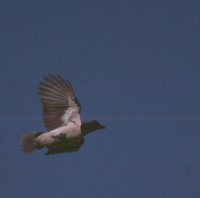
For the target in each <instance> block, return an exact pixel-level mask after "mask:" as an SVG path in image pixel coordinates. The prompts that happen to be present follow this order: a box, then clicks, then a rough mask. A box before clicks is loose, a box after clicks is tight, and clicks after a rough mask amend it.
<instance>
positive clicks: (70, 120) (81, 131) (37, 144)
mask: <svg viewBox="0 0 200 198" xmlns="http://www.w3.org/2000/svg"><path fill="white" fill-rule="evenodd" d="M38 94H39V96H40V100H41V103H42V106H43V121H44V124H45V127H46V128H47V132H32V133H27V134H25V135H23V137H22V150H23V151H24V152H26V153H32V152H34V151H36V150H38V149H41V148H44V147H47V148H48V151H47V152H46V153H45V155H49V154H58V153H69V152H74V151H78V150H79V149H80V147H81V146H82V145H83V143H84V139H85V136H86V135H87V134H89V133H91V132H94V131H96V130H98V129H104V128H105V126H104V125H102V124H100V123H99V122H98V121H96V120H93V121H90V122H81V118H80V111H81V106H80V103H79V101H78V99H77V97H76V95H75V92H74V90H73V87H72V85H71V83H70V82H69V81H68V80H64V79H63V78H62V77H61V76H60V75H49V76H47V77H44V79H43V81H42V82H41V83H40V85H39V91H38Z"/></svg>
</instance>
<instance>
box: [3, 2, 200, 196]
mask: <svg viewBox="0 0 200 198" xmlns="http://www.w3.org/2000/svg"><path fill="white" fill-rule="evenodd" d="M199 9H200V2H199V1H198V0H160V1H158V0H157V1H156V0H145V1H144V0H140V1H136V0H115V1H113V0H110V1H106V0H101V1H96V0H84V1H83V0H60V1H54V0H49V1H45V0H43V1H42V0H40V1H37V0H35V1H27V0H21V1H17V0H10V1H6V0H1V1H0V90H1V92H0V97H1V103H0V109H1V112H0V122H1V133H0V140H1V142H0V153H1V163H0V175H1V176H0V197H2V198H10V197H22V198H27V197H29V198H35V197H48V198H55V197H59V198H66V197H70V198H77V197H82V198H93V197H99V198H101V197H102V198H121V197H127V198H179V197H180V198H189V197H192V198H199V197H200V143H199V142H200V122H199V121H200V77H199V76H200V56H199V52H200V26H199V24H200V12H199ZM49 73H58V74H60V75H62V76H63V77H64V78H66V79H69V80H70V81H71V82H72V84H73V86H74V88H75V90H76V94H77V96H78V98H79V100H80V102H81V105H82V119H83V120H89V119H98V120H99V121H100V122H102V123H104V124H105V125H106V126H107V129H106V130H104V131H101V132H100V131H99V133H98V132H97V133H96V134H91V135H90V136H88V137H87V139H86V143H85V144H84V145H83V147H82V148H81V150H80V151H79V152H77V153H72V154H62V155H56V156H48V157H45V156H43V153H44V152H45V151H44V150H41V151H39V152H37V153H34V154H31V155H27V154H25V153H22V152H21V150H20V137H21V135H22V134H23V133H25V132H28V131H41V130H42V131H43V130H45V128H44V125H43V122H42V110H41V104H40V102H39V97H38V96H37V87H38V83H39V82H40V81H41V80H42V78H43V76H45V75H48V74H49Z"/></svg>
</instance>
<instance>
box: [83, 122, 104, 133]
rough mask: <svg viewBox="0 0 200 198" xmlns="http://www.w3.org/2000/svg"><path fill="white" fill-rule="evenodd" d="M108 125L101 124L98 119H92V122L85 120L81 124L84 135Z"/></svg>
mask: <svg viewBox="0 0 200 198" xmlns="http://www.w3.org/2000/svg"><path fill="white" fill-rule="evenodd" d="M105 128H106V127H105V126H104V125H102V124H100V123H99V122H98V121H96V120H92V121H91V122H83V123H82V125H81V131H82V133H83V134H84V135H87V134H88V133H90V132H94V131H96V130H98V129H105Z"/></svg>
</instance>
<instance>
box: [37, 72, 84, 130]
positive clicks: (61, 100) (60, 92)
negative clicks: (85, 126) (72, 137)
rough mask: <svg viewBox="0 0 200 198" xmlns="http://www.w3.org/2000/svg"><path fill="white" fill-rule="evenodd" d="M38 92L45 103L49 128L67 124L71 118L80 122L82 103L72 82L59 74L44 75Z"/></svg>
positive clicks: (46, 121)
mask: <svg viewBox="0 0 200 198" xmlns="http://www.w3.org/2000/svg"><path fill="white" fill-rule="evenodd" d="M38 94H39V96H40V100H41V103H42V105H43V120H44V124H45V126H46V127H47V129H48V130H53V129H55V128H58V127H61V126H63V125H67V124H68V123H69V122H70V121H71V119H73V118H74V119H75V121H76V122H78V123H79V122H80V103H79V101H78V99H77V98H76V95H75V92H74V90H73V87H72V85H71V83H70V82H69V81H67V80H64V79H63V78H62V77H61V76H59V75H49V76H47V77H44V80H43V81H42V82H41V83H40V86H39V90H38Z"/></svg>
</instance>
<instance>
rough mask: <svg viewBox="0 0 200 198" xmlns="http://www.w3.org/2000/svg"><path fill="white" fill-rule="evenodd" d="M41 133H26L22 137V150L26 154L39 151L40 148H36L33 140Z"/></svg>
mask: <svg viewBox="0 0 200 198" xmlns="http://www.w3.org/2000/svg"><path fill="white" fill-rule="evenodd" d="M40 134H42V133H41V132H36V133H27V134H25V135H23V137H22V150H23V151H24V152H26V153H31V152H34V151H36V150H37V149H40V148H41V147H38V146H37V145H36V143H35V138H36V137H38V136H39V135H40Z"/></svg>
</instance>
